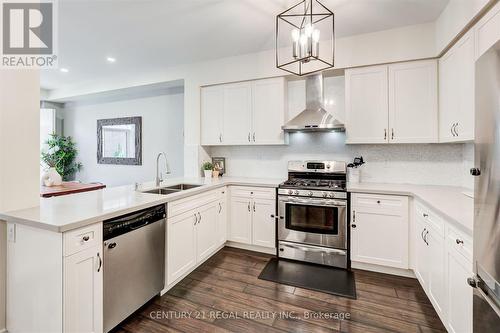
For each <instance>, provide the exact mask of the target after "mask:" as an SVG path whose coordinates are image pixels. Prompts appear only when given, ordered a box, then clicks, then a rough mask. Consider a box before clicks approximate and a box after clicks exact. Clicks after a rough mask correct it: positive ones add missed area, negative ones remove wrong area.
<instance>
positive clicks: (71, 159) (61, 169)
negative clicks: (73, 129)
mask: <svg viewBox="0 0 500 333" xmlns="http://www.w3.org/2000/svg"><path fill="white" fill-rule="evenodd" d="M45 145H46V149H44V150H43V151H42V153H41V160H42V162H43V165H45V166H46V168H47V170H46V173H45V174H44V175H43V177H42V181H43V182H44V185H49V186H50V185H60V184H61V183H62V181H63V180H65V181H67V180H72V179H74V177H75V174H76V172H78V171H80V170H81V169H82V164H81V163H77V162H75V159H76V156H77V154H78V150H77V149H76V145H75V143H74V142H73V139H72V138H71V137H70V136H63V135H59V134H51V135H50V138H49V139H48V140H47V141H46V142H45Z"/></svg>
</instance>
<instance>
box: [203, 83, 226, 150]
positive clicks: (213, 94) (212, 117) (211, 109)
mask: <svg viewBox="0 0 500 333" xmlns="http://www.w3.org/2000/svg"><path fill="white" fill-rule="evenodd" d="M223 108H224V87H223V86H211V87H205V88H202V89H201V109H202V112H201V123H202V124H203V126H201V142H202V143H203V144H206V145H217V144H221V143H222V124H223V113H222V111H223Z"/></svg>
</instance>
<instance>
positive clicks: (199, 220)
mask: <svg viewBox="0 0 500 333" xmlns="http://www.w3.org/2000/svg"><path fill="white" fill-rule="evenodd" d="M198 223H201V214H200V212H198Z"/></svg>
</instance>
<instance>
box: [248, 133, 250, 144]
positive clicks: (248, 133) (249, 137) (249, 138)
mask: <svg viewBox="0 0 500 333" xmlns="http://www.w3.org/2000/svg"><path fill="white" fill-rule="evenodd" d="M248 142H250V132H248Z"/></svg>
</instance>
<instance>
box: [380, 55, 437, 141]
mask: <svg viewBox="0 0 500 333" xmlns="http://www.w3.org/2000/svg"><path fill="white" fill-rule="evenodd" d="M437 90H438V82H437V61H436V60H424V61H412V62H406V63H400V64H395V65H389V130H390V134H389V142H391V143H433V142H437V141H438V94H437Z"/></svg>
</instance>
